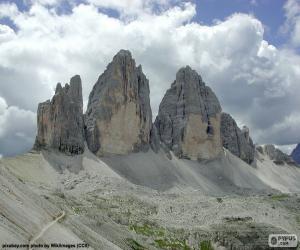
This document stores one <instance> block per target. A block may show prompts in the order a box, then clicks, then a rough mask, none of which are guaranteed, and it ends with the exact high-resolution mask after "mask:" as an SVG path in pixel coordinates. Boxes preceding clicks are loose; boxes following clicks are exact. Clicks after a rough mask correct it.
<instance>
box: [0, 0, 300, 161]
mask: <svg viewBox="0 0 300 250" xmlns="http://www.w3.org/2000/svg"><path fill="white" fill-rule="evenodd" d="M82 2H83V0H14V1H12V0H10V1H3V0H0V155H14V154H18V153H22V152H25V151H26V150H28V149H30V148H31V146H32V145H33V142H34V138H35V135H36V109H37V105H38V103H39V102H42V101H45V100H47V99H49V98H50V97H51V96H52V95H53V91H54V88H55V86H56V83H57V82H62V83H65V82H68V81H69V79H70V77H72V76H73V75H75V74H79V75H81V78H82V80H83V98H84V103H85V104H86V103H87V100H88V95H89V93H90V91H91V89H92V87H93V84H94V83H95V81H96V79H97V77H98V76H99V75H100V74H101V73H102V72H103V71H104V69H105V67H106V65H107V64H108V63H109V62H110V61H111V59H112V57H113V56H114V55H115V54H116V53H117V52H118V51H119V50H120V49H128V50H130V51H131V52H132V55H133V57H134V58H135V60H136V62H137V64H141V65H142V66H143V71H144V73H145V74H146V76H147V77H148V79H149V81H150V90H151V91H150V95H151V96H150V100H151V106H152V110H153V117H155V115H156V113H157V110H158V106H159V104H160V102H161V99H162V97H163V95H164V93H165V91H166V90H167V89H168V88H169V86H170V84H171V83H172V82H173V81H174V78H175V75H176V72H177V71H178V69H179V68H180V67H182V66H185V65H190V66H191V67H192V68H194V69H195V70H197V71H198V72H199V73H200V74H201V76H202V78H203V79H204V81H205V82H206V83H207V85H209V86H210V87H211V88H212V89H213V90H214V91H215V93H216V95H217V96H218V98H219V100H220V102H221V105H222V108H223V111H224V112H227V113H230V114H231V115H232V116H233V117H234V118H235V120H236V121H237V122H238V124H239V125H240V126H242V125H244V124H245V125H247V126H248V127H249V128H250V134H251V136H252V138H253V140H254V142H256V143H258V144H265V143H272V144H276V145H281V146H282V147H286V148H288V147H289V150H290V149H291V148H292V147H293V146H290V145H294V144H297V143H299V142H300V110H299V107H300V99H299V95H298V93H300V53H299V51H300V1H299V0H256V1H254V0H197V1H196V0H191V1H187V0H122V1H121V0H84V4H83V5H79V4H78V3H82ZM25 3H27V4H25ZM32 93H34V95H33V94H32Z"/></svg>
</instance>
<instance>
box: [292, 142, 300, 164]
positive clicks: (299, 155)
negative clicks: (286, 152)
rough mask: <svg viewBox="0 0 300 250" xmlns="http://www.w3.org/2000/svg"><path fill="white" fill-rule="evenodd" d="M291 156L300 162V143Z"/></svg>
mask: <svg viewBox="0 0 300 250" xmlns="http://www.w3.org/2000/svg"><path fill="white" fill-rule="evenodd" d="M291 156H292V158H293V160H294V161H295V162H296V163H297V164H300V144H298V145H297V146H296V148H294V150H293V152H292V155H291Z"/></svg>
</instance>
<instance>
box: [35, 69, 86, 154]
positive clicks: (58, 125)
mask: <svg viewBox="0 0 300 250" xmlns="http://www.w3.org/2000/svg"><path fill="white" fill-rule="evenodd" d="M82 106H83V101H82V85H81V79H80V76H78V75H76V76H74V77H72V78H71V80H70V85H69V84H66V85H65V87H62V86H61V84H60V83H58V84H57V87H56V91H55V95H54V96H53V98H52V100H51V101H50V100H48V101H46V102H43V103H40V104H39V106H38V111H37V125H38V133H37V136H36V141H35V145H34V149H37V150H40V149H55V150H58V151H60V152H63V153H66V154H71V155H72V154H81V153H83V152H84V125H83V110H82Z"/></svg>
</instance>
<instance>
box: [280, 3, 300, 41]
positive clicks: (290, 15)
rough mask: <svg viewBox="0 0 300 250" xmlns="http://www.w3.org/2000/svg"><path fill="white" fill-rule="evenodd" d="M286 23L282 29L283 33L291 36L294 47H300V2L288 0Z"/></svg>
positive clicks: (285, 8)
mask: <svg viewBox="0 0 300 250" xmlns="http://www.w3.org/2000/svg"><path fill="white" fill-rule="evenodd" d="M284 11H285V17H286V22H285V23H284V25H283V26H282V27H281V32H282V33H284V34H289V35H290V42H291V44H292V45H293V46H295V47H299V46H300V2H299V1H298V0H288V1H286V3H285V5H284Z"/></svg>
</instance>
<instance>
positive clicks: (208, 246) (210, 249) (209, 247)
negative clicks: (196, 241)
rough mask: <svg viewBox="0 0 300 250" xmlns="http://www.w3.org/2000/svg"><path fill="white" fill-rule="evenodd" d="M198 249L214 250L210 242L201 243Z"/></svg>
mask: <svg viewBox="0 0 300 250" xmlns="http://www.w3.org/2000/svg"><path fill="white" fill-rule="evenodd" d="M199 248H200V250H214V248H213V246H212V244H211V242H210V241H208V240H205V241H201V242H200V246H199Z"/></svg>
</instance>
